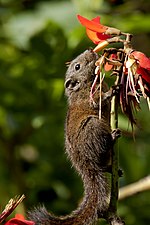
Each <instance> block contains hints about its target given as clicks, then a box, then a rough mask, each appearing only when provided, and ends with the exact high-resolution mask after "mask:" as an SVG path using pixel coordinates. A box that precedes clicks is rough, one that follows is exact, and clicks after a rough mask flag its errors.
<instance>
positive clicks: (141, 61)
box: [129, 51, 150, 84]
mask: <svg viewBox="0 0 150 225" xmlns="http://www.w3.org/2000/svg"><path fill="white" fill-rule="evenodd" d="M129 57H133V58H134V59H135V60H136V61H137V64H138V67H137V71H136V73H137V74H139V75H141V76H142V78H143V79H144V80H145V81H146V82H147V83H149V84H150V59H149V58H148V57H146V55H145V54H144V53H142V52H139V51H133V52H131V53H130V55H129Z"/></svg>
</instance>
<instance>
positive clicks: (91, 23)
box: [77, 15, 107, 33]
mask: <svg viewBox="0 0 150 225" xmlns="http://www.w3.org/2000/svg"><path fill="white" fill-rule="evenodd" d="M77 17H78V20H79V21H80V23H81V24H82V25H83V26H85V27H86V28H87V29H90V30H92V31H95V32H98V33H103V32H105V31H106V30H107V27H106V26H103V25H101V24H100V22H99V23H98V19H100V17H96V18H94V19H93V20H88V19H86V18H85V17H83V16H80V15H77Z"/></svg>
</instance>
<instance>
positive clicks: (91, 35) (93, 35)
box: [86, 29, 101, 45]
mask: <svg viewBox="0 0 150 225" xmlns="http://www.w3.org/2000/svg"><path fill="white" fill-rule="evenodd" d="M86 34H87V36H88V37H89V39H91V40H92V41H93V42H94V44H96V45H97V44H98V43H99V42H100V41H101V39H99V38H98V36H97V33H96V32H94V31H92V30H89V29H86Z"/></svg>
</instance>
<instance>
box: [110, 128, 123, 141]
mask: <svg viewBox="0 0 150 225" xmlns="http://www.w3.org/2000/svg"><path fill="white" fill-rule="evenodd" d="M111 135H112V139H113V141H116V140H117V139H118V138H119V137H121V130H120V129H119V128H117V129H114V130H113V131H112V132H111Z"/></svg>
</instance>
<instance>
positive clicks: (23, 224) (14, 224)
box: [5, 218, 35, 225]
mask: <svg viewBox="0 0 150 225" xmlns="http://www.w3.org/2000/svg"><path fill="white" fill-rule="evenodd" d="M34 224H35V223H34V222H33V221H29V220H19V219H17V218H12V219H10V220H8V221H7V222H6V223H5V225H34Z"/></svg>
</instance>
